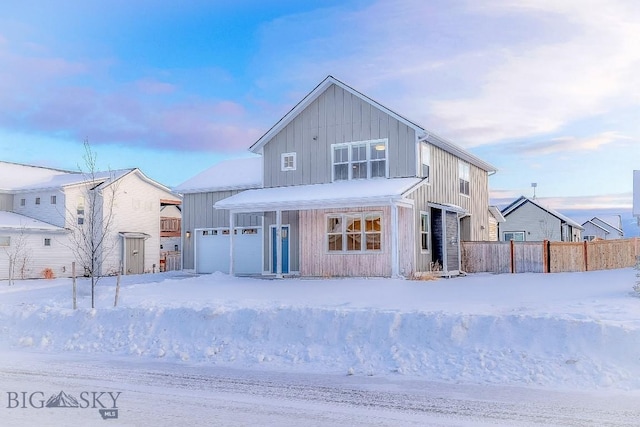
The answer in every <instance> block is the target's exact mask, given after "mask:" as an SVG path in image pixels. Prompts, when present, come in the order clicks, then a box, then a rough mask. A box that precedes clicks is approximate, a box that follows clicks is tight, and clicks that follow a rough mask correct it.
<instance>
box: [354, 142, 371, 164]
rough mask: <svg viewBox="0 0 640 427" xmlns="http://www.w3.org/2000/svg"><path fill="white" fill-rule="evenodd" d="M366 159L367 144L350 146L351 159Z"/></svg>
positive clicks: (355, 160) (357, 160) (356, 160)
mask: <svg viewBox="0 0 640 427" xmlns="http://www.w3.org/2000/svg"><path fill="white" fill-rule="evenodd" d="M363 160H367V146H366V145H354V146H353V147H351V161H352V162H359V161H363Z"/></svg>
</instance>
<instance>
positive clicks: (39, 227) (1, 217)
mask: <svg viewBox="0 0 640 427" xmlns="http://www.w3.org/2000/svg"><path fill="white" fill-rule="evenodd" d="M0 230H26V231H48V232H66V230H65V229H64V228H62V227H58V226H55V225H53V224H49V223H47V222H43V221H39V220H37V219H34V218H31V217H28V216H24V215H20V214H17V213H14V212H6V211H0Z"/></svg>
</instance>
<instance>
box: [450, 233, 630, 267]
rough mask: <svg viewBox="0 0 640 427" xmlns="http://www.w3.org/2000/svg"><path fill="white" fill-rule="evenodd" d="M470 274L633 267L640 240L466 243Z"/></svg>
mask: <svg viewBox="0 0 640 427" xmlns="http://www.w3.org/2000/svg"><path fill="white" fill-rule="evenodd" d="M461 252H462V270H463V271H465V272H467V273H482V272H491V273H560V272H569V271H591V270H608V269H613V268H624V267H632V266H634V265H635V264H636V257H637V256H640V239H639V238H637V237H636V238H632V239H620V240H600V241H594V242H550V241H548V240H545V241H542V242H515V241H510V242H462V247H461Z"/></svg>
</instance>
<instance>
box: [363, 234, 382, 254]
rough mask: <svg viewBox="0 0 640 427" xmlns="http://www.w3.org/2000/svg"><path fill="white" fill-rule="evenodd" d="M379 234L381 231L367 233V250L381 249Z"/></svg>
mask: <svg viewBox="0 0 640 427" xmlns="http://www.w3.org/2000/svg"><path fill="white" fill-rule="evenodd" d="M381 236H382V233H367V234H366V238H367V250H368V251H379V250H380V249H381V243H380V240H381Z"/></svg>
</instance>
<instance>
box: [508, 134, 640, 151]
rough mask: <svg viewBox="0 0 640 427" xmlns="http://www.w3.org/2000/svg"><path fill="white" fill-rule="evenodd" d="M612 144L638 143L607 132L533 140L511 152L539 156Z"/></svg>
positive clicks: (592, 149)
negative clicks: (585, 136)
mask: <svg viewBox="0 0 640 427" xmlns="http://www.w3.org/2000/svg"><path fill="white" fill-rule="evenodd" d="M614 144H617V145H629V146H631V145H635V144H638V141H634V140H633V138H631V137H629V136H626V135H622V134H621V133H620V132H616V131H608V132H602V133H599V134H597V135H594V136H592V137H587V138H578V137H575V136H565V137H559V138H552V139H550V140H534V141H531V142H525V143H522V144H518V145H517V146H513V147H512V150H514V151H517V152H518V153H521V154H525V155H530V156H540V155H547V154H554V153H570V152H573V153H575V152H582V151H597V150H600V149H602V148H606V147H607V146H612V145H614Z"/></svg>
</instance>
